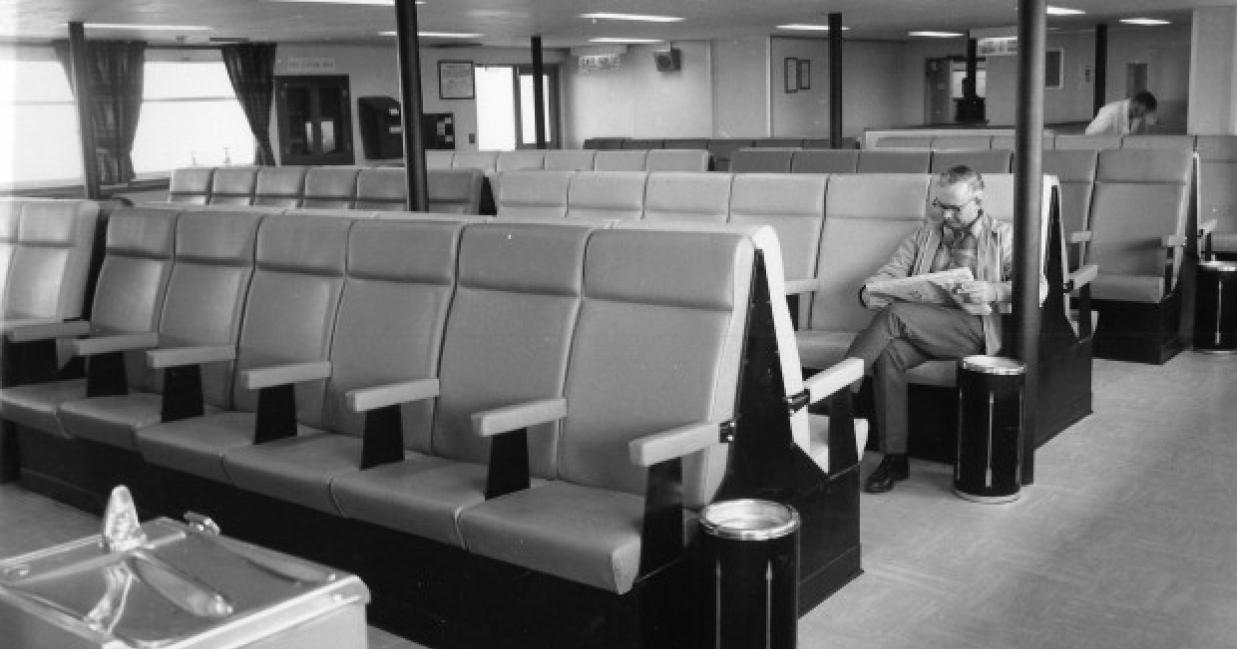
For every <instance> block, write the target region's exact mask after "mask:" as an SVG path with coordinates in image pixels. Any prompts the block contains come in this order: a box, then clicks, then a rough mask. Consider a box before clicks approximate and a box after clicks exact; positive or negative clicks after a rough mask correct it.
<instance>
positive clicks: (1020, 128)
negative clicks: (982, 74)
mask: <svg viewBox="0 0 1237 649" xmlns="http://www.w3.org/2000/svg"><path fill="white" fill-rule="evenodd" d="M1046 9H1047V3H1046V0H1018V112H1017V139H1016V142H1017V144H1016V145H1015V147H1014V150H1015V156H1016V160H1015V161H1014V168H1015V170H1016V172H1015V176H1014V282H1013V285H1014V295H1013V302H1014V304H1013V306H1014V313H1013V323H1012V324H1013V325H1014V336H1013V338H1014V354H1015V356H1016V357H1017V358H1018V360H1020V361H1022V362H1023V363H1024V364H1026V368H1027V373H1026V385H1025V394H1024V403H1025V410H1024V412H1023V418H1022V483H1023V484H1031V483H1033V482H1034V481H1035V428H1036V419H1037V418H1036V409H1037V408H1038V405H1039V403H1038V401H1039V400H1038V394H1037V392H1038V390H1037V385H1038V380H1039V367H1038V366H1039V328H1040V312H1039V308H1040V307H1039V276H1040V269H1041V263H1040V250H1041V249H1042V248H1041V246H1040V238H1041V237H1040V210H1041V206H1042V203H1043V200H1042V197H1043V182H1044V177H1043V150H1042V144H1043V134H1044V52H1045V48H1046V33H1047V27H1048V17H1047V13H1046Z"/></svg>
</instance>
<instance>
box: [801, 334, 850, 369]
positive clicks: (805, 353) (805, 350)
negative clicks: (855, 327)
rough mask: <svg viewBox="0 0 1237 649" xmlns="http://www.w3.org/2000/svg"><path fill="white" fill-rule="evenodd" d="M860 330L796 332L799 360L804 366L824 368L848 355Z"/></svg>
mask: <svg viewBox="0 0 1237 649" xmlns="http://www.w3.org/2000/svg"><path fill="white" fill-rule="evenodd" d="M857 335H858V332H855V331H824V330H820V329H801V330H799V331H796V332H795V341H796V342H797V343H798V345H799V362H800V363H802V364H803V366H804V367H810V368H813V369H823V368H826V367H829V366H831V365H833V364H834V363H837V362H838V361H840V360H842V359H843V358H845V357H846V350H847V348H849V347H850V343H851V341H853V340H854V339H855V336H857Z"/></svg>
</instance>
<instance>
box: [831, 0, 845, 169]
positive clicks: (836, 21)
mask: <svg viewBox="0 0 1237 649" xmlns="http://www.w3.org/2000/svg"><path fill="white" fill-rule="evenodd" d="M829 146H830V147H832V148H834V149H840V148H842V14H840V13H831V14H829Z"/></svg>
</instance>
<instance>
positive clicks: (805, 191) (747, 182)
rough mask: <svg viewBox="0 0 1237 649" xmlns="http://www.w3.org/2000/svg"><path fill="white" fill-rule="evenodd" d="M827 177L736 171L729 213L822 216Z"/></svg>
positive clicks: (731, 189)
mask: <svg viewBox="0 0 1237 649" xmlns="http://www.w3.org/2000/svg"><path fill="white" fill-rule="evenodd" d="M828 179H829V176H827V175H825V174H735V177H734V182H733V183H732V185H731V188H730V214H731V216H734V215H735V214H743V215H752V214H767V215H776V216H803V217H819V216H820V215H821V214H823V213H824V211H825V184H826V183H827V182H828Z"/></svg>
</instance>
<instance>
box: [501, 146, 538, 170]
mask: <svg viewBox="0 0 1237 649" xmlns="http://www.w3.org/2000/svg"><path fill="white" fill-rule="evenodd" d="M495 167H496V169H497V170H498V171H517V170H520V169H544V168H545V151H543V150H538V149H534V150H531V151H528V150H516V151H503V152H501V153H499V154H498V162H497V163H496V165H495Z"/></svg>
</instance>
